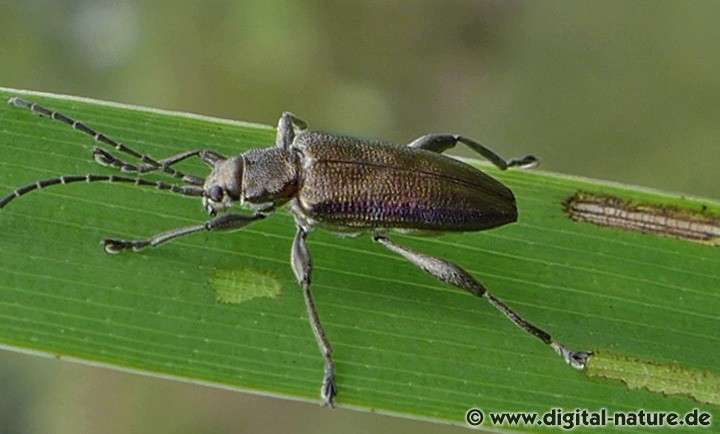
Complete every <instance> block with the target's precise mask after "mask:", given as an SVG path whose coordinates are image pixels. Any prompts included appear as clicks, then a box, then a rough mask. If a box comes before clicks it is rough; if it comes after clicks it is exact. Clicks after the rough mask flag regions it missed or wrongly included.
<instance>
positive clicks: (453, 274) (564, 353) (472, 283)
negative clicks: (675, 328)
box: [373, 235, 592, 370]
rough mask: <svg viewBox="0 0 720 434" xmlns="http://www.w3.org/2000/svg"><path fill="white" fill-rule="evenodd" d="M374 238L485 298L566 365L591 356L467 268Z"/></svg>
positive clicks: (579, 366)
mask: <svg viewBox="0 0 720 434" xmlns="http://www.w3.org/2000/svg"><path fill="white" fill-rule="evenodd" d="M373 239H374V240H375V241H377V242H378V243H380V244H382V245H383V246H385V247H387V248H388V249H390V250H391V251H393V252H395V253H397V254H399V255H400V256H402V257H404V258H405V259H407V260H408V261H410V262H411V263H413V264H414V265H415V266H417V267H419V268H421V269H422V270H424V271H426V272H427V273H429V274H430V275H432V276H433V277H435V278H436V279H438V280H440V281H442V282H445V283H447V284H450V285H453V286H456V287H458V288H460V289H464V290H466V291H468V292H470V293H472V294H474V295H477V296H478V297H482V298H484V299H486V300H487V301H488V302H490V304H492V305H493V306H494V307H495V308H496V309H498V310H499V311H500V312H502V313H503V315H505V316H506V317H507V318H508V319H509V320H510V321H512V322H513V323H514V324H515V325H517V326H518V327H520V328H521V329H523V330H525V331H526V332H527V333H529V334H531V335H533V336H535V337H536V338H538V339H540V340H541V341H543V342H544V343H545V344H547V345H549V346H550V347H551V348H552V349H553V350H555V352H556V353H558V355H560V356H561V357H562V358H563V359H564V360H565V362H567V364H569V365H570V366H572V367H573V368H575V369H579V370H583V369H585V368H586V366H587V360H588V359H589V358H590V356H591V355H592V352H590V351H570V350H568V349H567V347H565V345H563V344H561V343H560V342H558V341H556V340H555V339H553V338H552V336H550V334H549V333H547V332H546V331H544V330H542V329H541V328H539V327H537V326H535V325H533V324H531V323H530V322H528V321H527V320H525V319H524V318H523V317H521V316H520V314H518V313H517V312H515V311H514V310H512V309H511V308H510V307H509V306H508V305H506V304H505V303H503V302H502V301H501V300H500V299H498V298H497V297H495V296H494V295H492V294H491V293H490V292H488V290H487V289H486V288H485V286H483V285H482V284H481V283H480V282H478V281H477V280H475V278H474V277H472V276H471V275H470V274H469V273H468V272H467V271H465V270H463V269H462V268H460V267H458V266H457V265H455V264H453V263H451V262H448V261H445V260H443V259H439V258H435V257H433V256H428V255H424V254H422V253H418V252H415V251H413V250H410V249H408V248H406V247H402V246H400V245H398V244H395V243H394V242H393V241H391V240H390V239H389V238H387V237H384V236H380V235H376V236H375V237H373Z"/></svg>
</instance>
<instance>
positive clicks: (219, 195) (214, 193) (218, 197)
mask: <svg viewBox="0 0 720 434" xmlns="http://www.w3.org/2000/svg"><path fill="white" fill-rule="evenodd" d="M208 197H210V200H212V201H213V202H221V201H222V199H223V189H222V188H221V187H220V186H219V185H213V186H212V187H210V190H208Z"/></svg>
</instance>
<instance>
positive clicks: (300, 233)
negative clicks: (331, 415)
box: [290, 225, 337, 407]
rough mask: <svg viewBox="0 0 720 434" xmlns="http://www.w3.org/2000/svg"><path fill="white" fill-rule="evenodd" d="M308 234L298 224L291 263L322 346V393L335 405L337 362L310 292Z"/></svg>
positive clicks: (313, 329)
mask: <svg viewBox="0 0 720 434" xmlns="http://www.w3.org/2000/svg"><path fill="white" fill-rule="evenodd" d="M307 234H308V232H307V231H306V230H305V229H303V228H302V227H301V226H300V225H298V227H297V233H296V234H295V240H294V241H293V245H292V253H291V255H290V263H291V264H292V269H293V272H294V273H295V277H296V278H297V281H298V283H299V284H300V286H301V287H302V290H303V296H304V297H305V307H307V313H308V317H309V320H310V327H311V328H312V331H313V334H314V335H315V340H317V343H318V346H319V347H320V352H321V353H322V356H323V358H324V359H325V376H324V378H323V383H322V388H321V389H320V395H321V397H322V399H323V401H325V405H328V406H330V407H334V406H335V395H337V386H335V364H334V363H333V361H332V347H331V346H330V341H328V338H327V336H326V335H325V330H324V329H323V326H322V324H320V317H319V316H318V313H317V309H316V308H315V303H314V302H313V298H312V293H311V292H310V278H311V275H312V259H311V258H310V251H309V250H308V248H307V244H306V243H305V238H307Z"/></svg>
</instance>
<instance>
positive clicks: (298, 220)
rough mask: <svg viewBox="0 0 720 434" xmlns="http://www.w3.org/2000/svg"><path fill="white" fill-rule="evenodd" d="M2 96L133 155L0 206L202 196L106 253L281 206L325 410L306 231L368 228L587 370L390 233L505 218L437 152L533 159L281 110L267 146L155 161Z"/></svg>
mask: <svg viewBox="0 0 720 434" xmlns="http://www.w3.org/2000/svg"><path fill="white" fill-rule="evenodd" d="M8 102H9V104H11V105H14V106H17V107H21V108H25V109H29V110H31V111H32V112H34V113H37V114H40V115H43V116H47V117H49V118H51V119H53V120H57V121H60V122H63V123H65V124H68V125H70V126H72V127H73V128H74V129H77V130H79V131H81V132H83V133H85V134H87V135H90V136H92V137H93V138H94V139H95V140H96V141H98V142H99V143H102V144H104V145H107V146H110V147H112V148H114V149H115V150H116V151H118V152H123V153H125V154H128V155H130V156H132V157H135V158H136V159H138V160H139V161H140V163H139V164H131V163H129V162H127V161H124V160H122V159H120V158H118V157H117V156H116V155H114V154H113V153H111V152H109V151H107V150H105V149H103V148H100V147H96V148H95V149H94V150H93V158H94V159H95V160H96V162H98V163H100V164H102V165H105V166H112V167H114V168H117V169H120V170H121V171H123V172H131V173H136V174H137V175H138V176H136V177H128V176H116V175H97V174H88V175H69V176H61V177H58V178H51V179H45V180H40V181H37V182H34V183H31V184H28V185H25V186H22V187H19V188H17V189H16V190H15V191H13V192H12V193H10V194H8V195H7V196H5V197H3V198H2V199H0V208H3V207H5V206H6V205H7V204H8V203H9V202H11V201H12V200H14V199H16V198H18V197H20V196H22V195H24V194H26V193H29V192H30V191H33V190H36V189H40V188H43V187H47V186H50V185H55V184H67V183H72V182H98V181H106V182H130V183H134V184H137V185H142V186H154V187H156V188H159V189H163V190H169V191H172V192H174V193H178V194H182V195H186V196H197V197H200V198H201V200H202V205H203V207H204V208H205V210H206V211H207V212H208V213H209V214H210V216H211V217H212V218H211V219H210V220H208V221H206V222H204V223H201V224H197V225H193V226H188V227H182V228H178V229H173V230H170V231H167V232H163V233H160V234H157V235H154V236H152V237H150V238H147V239H144V240H118V239H105V240H103V246H104V248H105V250H106V251H107V252H108V253H119V252H121V251H123V250H134V251H138V250H142V249H144V248H146V247H156V246H159V245H161V244H163V243H165V242H167V241H170V240H172V239H175V238H178V237H182V236H186V235H189V234H192V233H195V232H202V231H211V232H217V231H231V230H237V229H241V228H243V227H245V226H247V225H248V224H250V223H253V222H255V221H258V220H262V219H264V218H265V217H266V216H268V215H269V214H271V213H272V212H274V211H275V210H276V209H278V208H280V207H283V206H286V207H288V208H289V210H290V212H291V213H292V214H293V216H294V219H295V226H296V233H295V237H294V240H293V243H292V248H291V254H290V263H291V267H292V270H293V272H294V274H295V277H296V278H297V281H298V284H299V285H300V287H301V289H302V292H303V296H304V300H305V305H306V308H307V314H308V317H309V322H310V326H311V329H312V331H313V334H314V336H315V339H316V340H317V344H318V346H319V348H320V352H321V354H322V357H323V359H324V363H325V371H324V376H323V380H322V386H321V389H320V395H321V398H322V400H323V402H324V404H325V405H328V406H334V402H335V396H336V395H337V387H336V384H335V365H334V363H333V359H332V354H333V351H332V347H331V345H330V341H329V340H328V338H327V334H326V333H325V330H324V328H323V326H322V324H321V322H320V318H319V316H318V312H317V309H316V308H315V304H314V302H313V297H312V294H311V291H310V282H311V275H312V268H313V267H312V260H311V257H310V252H309V250H308V247H307V244H306V239H307V236H308V234H309V233H310V232H311V231H312V230H313V229H315V228H321V229H325V230H328V231H331V232H336V233H339V234H343V235H348V234H363V233H369V234H370V235H371V236H372V239H373V240H374V241H376V242H377V243H379V244H381V245H382V246H384V247H386V248H388V249H389V250H390V251H392V252H394V253H396V254H398V255H400V256H402V257H403V258H405V259H406V260H408V261H409V262H411V263H412V264H414V265H415V266H417V267H419V268H421V269H422V270H424V271H425V272H427V273H429V274H430V275H432V276H433V277H435V278H436V279H438V280H440V281H442V282H444V283H447V284H449V285H453V286H456V287H458V288H460V289H464V290H466V291H468V292H470V293H471V294H474V295H476V296H478V297H482V298H484V299H486V300H487V301H488V302H490V303H491V304H492V305H493V306H494V307H495V308H497V309H498V310H499V311H500V312H502V313H503V315H505V316H506V317H507V318H508V319H509V320H510V321H512V322H513V323H514V324H515V325H517V326H519V327H520V328H521V329H523V330H524V331H525V332H527V333H529V334H531V335H533V336H535V337H536V338H538V339H540V340H541V341H542V342H544V343H545V344H547V345H549V346H550V347H551V348H552V349H553V350H555V352H557V353H558V354H559V355H560V356H561V357H562V358H563V359H564V360H565V361H566V362H567V363H568V364H569V365H570V366H572V367H574V368H576V369H579V370H582V369H585V368H586V366H587V360H588V359H589V357H590V356H591V355H592V352H590V351H570V350H569V349H568V348H567V347H566V346H565V345H563V344H562V343H560V342H559V341H557V340H555V339H553V338H552V337H551V336H550V334H548V333H547V332H545V331H544V330H542V329H541V328H539V327H537V326H535V325H533V324H531V323H530V322H528V321H527V320H525V319H524V318H523V317H522V316H520V314H518V313H517V312H515V311H514V310H513V309H511V308H510V307H509V306H507V305H506V304H505V303H503V302H502V301H501V300H500V299H498V298H497V297H495V296H494V295H492V294H491V293H490V292H489V291H488V290H487V289H486V288H485V286H483V285H482V284H481V283H480V282H478V281H477V280H476V279H475V278H474V277H472V276H471V275H470V274H469V273H468V272H467V271H465V270H463V269H462V268H460V267H459V266H457V265H455V264H453V263H451V262H449V261H446V260H444V259H440V258H436V257H433V256H430V255H426V254H423V253H420V252H417V251H415V250H411V249H409V248H406V247H403V246H401V245H399V244H397V243H395V242H394V241H392V240H391V239H390V238H389V237H388V232H389V231H390V230H399V231H403V232H420V233H431V234H433V233H434V234H439V233H442V232H465V231H481V230H487V229H491V228H495V227H498V226H502V225H505V224H508V223H512V222H515V221H516V220H517V217H518V213H517V205H516V201H515V196H514V195H513V192H512V191H511V190H510V189H509V188H508V187H507V186H505V185H503V184H502V183H500V182H499V181H497V180H495V179H494V178H492V177H490V176H489V175H487V174H485V173H484V172H482V171H480V170H478V169H476V168H474V167H472V166H470V165H468V164H465V163H463V162H461V161H459V160H456V159H453V158H450V157H448V156H446V155H443V153H444V152H445V151H446V150H448V149H450V148H452V147H454V146H456V145H457V144H458V143H463V144H465V145H467V146H468V147H469V148H470V149H472V150H473V151H475V152H476V153H478V154H479V155H481V156H483V157H484V158H486V159H487V160H489V161H490V162H491V163H492V164H494V165H495V166H496V167H498V168H500V169H502V170H505V169H508V168H510V167H515V166H518V167H527V166H532V165H535V164H536V163H537V159H536V158H535V157H533V156H526V157H524V158H520V159H510V160H507V161H506V160H504V159H503V158H501V157H500V156H499V155H498V154H496V153H495V152H493V151H491V150H490V149H489V148H487V147H485V146H483V145H481V144H480V143H478V142H476V141H474V140H472V139H469V138H467V137H464V136H461V135H454V134H440V135H438V134H434V135H426V136H422V137H420V138H418V139H416V140H414V141H413V142H411V143H410V144H408V145H407V146H399V145H396V144H393V143H388V142H383V141H375V140H359V139H355V138H351V137H345V136H339V135H333V134H328V133H322V132H316V131H310V130H308V129H307V125H306V123H305V122H304V121H302V120H301V119H300V118H298V117H296V116H294V115H293V114H291V113H287V112H286V113H283V114H282V116H281V117H280V120H279V122H278V126H277V134H276V140H275V146H274V147H270V148H263V149H251V150H248V151H245V152H243V153H241V154H239V155H236V156H233V157H225V156H223V155H221V154H219V153H217V152H214V151H210V150H192V151H188V152H183V153H181V154H178V155H174V156H171V157H169V158H165V159H161V160H155V159H153V158H151V157H149V156H147V155H144V154H141V153H139V152H136V151H134V150H133V149H131V148H129V147H127V146H125V145H123V144H122V143H119V142H117V141H115V140H113V139H110V138H109V137H107V136H105V135H104V134H101V133H98V132H96V131H95V130H93V129H91V128H90V127H88V126H86V125H85V124H83V123H81V122H78V121H75V120H74V119H71V118H69V117H67V116H65V115H63V114H61V113H58V112H56V111H51V110H49V109H47V108H44V107H42V106H40V105H37V104H34V103H31V102H28V101H25V100H23V99H21V98H18V97H13V98H10V100H9V101H8ZM188 158H199V159H200V160H202V161H203V162H204V163H205V164H207V165H208V166H209V167H210V173H209V175H208V176H206V177H205V178H201V177H197V176H194V175H189V174H185V173H183V172H181V171H179V170H177V169H176V168H174V167H173V166H174V165H175V164H177V163H179V162H180V161H183V160H186V159H188ZM155 171H159V172H164V173H166V174H168V175H170V176H172V177H174V178H177V179H180V180H181V181H182V185H177V184H172V183H166V182H162V181H150V180H147V179H144V178H142V177H141V176H139V175H142V174H144V173H148V172H155ZM235 204H239V205H240V206H241V207H243V208H246V209H248V210H250V211H251V212H250V214H242V213H224V212H225V211H227V210H228V209H229V208H231V207H232V206H233V205H235Z"/></svg>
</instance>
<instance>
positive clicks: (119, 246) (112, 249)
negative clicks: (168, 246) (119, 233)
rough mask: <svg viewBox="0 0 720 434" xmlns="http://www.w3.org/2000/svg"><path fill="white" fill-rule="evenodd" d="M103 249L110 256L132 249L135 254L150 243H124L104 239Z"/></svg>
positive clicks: (123, 241) (124, 241) (122, 241)
mask: <svg viewBox="0 0 720 434" xmlns="http://www.w3.org/2000/svg"><path fill="white" fill-rule="evenodd" d="M102 244H103V248H104V249H105V251H106V252H107V253H110V254H111V255H117V254H118V253H120V252H122V251H123V250H128V249H132V250H134V251H136V252H138V251H140V250H142V249H144V248H145V247H147V246H148V245H150V243H149V242H148V241H126V240H112V239H108V238H106V239H104V240H102Z"/></svg>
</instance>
